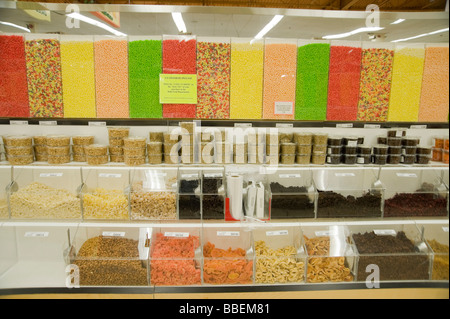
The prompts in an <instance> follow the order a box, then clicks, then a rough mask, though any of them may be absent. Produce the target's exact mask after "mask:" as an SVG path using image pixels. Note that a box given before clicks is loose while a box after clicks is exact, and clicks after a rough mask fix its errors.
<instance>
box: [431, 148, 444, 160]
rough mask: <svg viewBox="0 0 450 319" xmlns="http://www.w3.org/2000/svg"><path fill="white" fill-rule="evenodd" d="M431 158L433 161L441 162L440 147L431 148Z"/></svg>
mask: <svg viewBox="0 0 450 319" xmlns="http://www.w3.org/2000/svg"><path fill="white" fill-rule="evenodd" d="M431 160H432V161H434V162H442V148H437V147H432V148H431Z"/></svg>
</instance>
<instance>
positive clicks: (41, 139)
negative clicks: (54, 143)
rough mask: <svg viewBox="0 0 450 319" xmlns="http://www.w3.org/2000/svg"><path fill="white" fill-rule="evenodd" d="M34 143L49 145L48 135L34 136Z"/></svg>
mask: <svg viewBox="0 0 450 319" xmlns="http://www.w3.org/2000/svg"><path fill="white" fill-rule="evenodd" d="M33 144H34V145H47V135H37V136H33Z"/></svg>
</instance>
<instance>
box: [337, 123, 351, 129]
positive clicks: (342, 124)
mask: <svg viewBox="0 0 450 319" xmlns="http://www.w3.org/2000/svg"><path fill="white" fill-rule="evenodd" d="M336 127H338V128H352V127H353V123H338V124H336Z"/></svg>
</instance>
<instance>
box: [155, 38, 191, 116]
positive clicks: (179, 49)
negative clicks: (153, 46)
mask: <svg viewBox="0 0 450 319" xmlns="http://www.w3.org/2000/svg"><path fill="white" fill-rule="evenodd" d="M162 64H163V73H164V74H196V73H197V40H196V39H195V38H192V37H183V36H180V37H178V38H170V37H169V38H164V39H163V52H162ZM195 113H196V104H164V105H163V116H164V117H165V118H195Z"/></svg>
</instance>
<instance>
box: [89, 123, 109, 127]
mask: <svg viewBox="0 0 450 319" xmlns="http://www.w3.org/2000/svg"><path fill="white" fill-rule="evenodd" d="M88 125H89V126H106V122H88Z"/></svg>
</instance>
